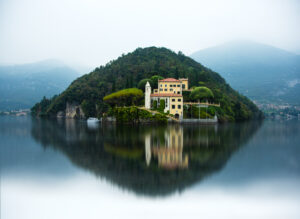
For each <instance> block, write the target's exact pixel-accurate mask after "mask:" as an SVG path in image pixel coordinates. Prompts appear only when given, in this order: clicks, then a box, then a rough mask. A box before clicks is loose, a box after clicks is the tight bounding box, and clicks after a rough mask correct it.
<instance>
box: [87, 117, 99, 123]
mask: <svg viewBox="0 0 300 219" xmlns="http://www.w3.org/2000/svg"><path fill="white" fill-rule="evenodd" d="M99 121H100V120H99V119H97V118H94V117H90V118H88V119H87V122H88V123H96V122H99Z"/></svg>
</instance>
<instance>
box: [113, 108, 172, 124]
mask: <svg viewBox="0 0 300 219" xmlns="http://www.w3.org/2000/svg"><path fill="white" fill-rule="evenodd" d="M113 116H115V118H116V120H117V122H118V123H150V122H155V123H167V117H166V116H165V115H163V114H160V113H157V114H154V115H152V113H150V112H148V111H147V110H143V109H139V108H137V107H134V106H131V107H116V108H114V109H113Z"/></svg>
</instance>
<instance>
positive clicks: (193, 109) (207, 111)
mask: <svg viewBox="0 0 300 219" xmlns="http://www.w3.org/2000/svg"><path fill="white" fill-rule="evenodd" d="M216 113H217V108H216V107H213V106H210V107H207V108H205V107H201V108H199V107H197V106H194V105H192V106H183V118H185V119H189V118H195V119H211V118H213V117H214V116H215V115H216Z"/></svg>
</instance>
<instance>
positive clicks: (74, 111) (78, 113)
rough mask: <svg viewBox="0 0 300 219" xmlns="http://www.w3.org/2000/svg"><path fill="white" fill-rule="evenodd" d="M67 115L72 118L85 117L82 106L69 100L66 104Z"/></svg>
mask: <svg viewBox="0 0 300 219" xmlns="http://www.w3.org/2000/svg"><path fill="white" fill-rule="evenodd" d="M65 117H66V118H71V119H85V115H84V112H83V110H82V108H81V106H80V105H78V104H75V103H73V104H70V103H68V102H67V104H66V110H65Z"/></svg>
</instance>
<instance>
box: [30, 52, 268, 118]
mask: <svg viewBox="0 0 300 219" xmlns="http://www.w3.org/2000/svg"><path fill="white" fill-rule="evenodd" d="M154 75H160V76H162V77H164V78H167V77H174V78H189V86H190V87H193V86H199V84H201V86H206V87H208V88H210V89H211V90H212V92H213V93H214V101H215V102H220V103H221V108H218V109H217V113H218V115H219V118H220V119H221V120H222V121H235V120H247V119H252V118H258V117H260V116H261V115H262V114H261V111H259V110H258V108H257V107H256V105H255V104H253V103H252V102H251V101H250V100H249V99H248V98H246V97H244V96H241V95H240V94H239V93H238V92H236V91H234V90H233V89H232V88H231V87H230V86H229V85H228V84H227V83H226V82H225V80H224V79H223V78H222V77H221V76H220V75H219V74H218V73H216V72H213V71H211V70H209V69H207V68H206V67H204V66H202V65H201V64H199V63H197V62H196V61H194V60H193V59H191V58H190V57H187V56H185V55H183V54H182V53H181V52H179V53H178V54H176V53H175V52H172V51H171V50H169V49H166V48H157V47H148V48H138V49H136V50H135V51H134V52H132V53H128V54H127V55H122V56H121V57H119V58H118V59H117V60H114V61H110V62H109V63H107V64H106V65H105V66H100V67H99V68H96V69H95V70H94V71H93V72H91V73H89V74H86V75H83V76H82V77H80V78H78V79H76V80H75V81H73V82H72V83H71V85H70V86H69V87H68V88H67V89H66V90H65V91H64V92H63V93H62V94H60V95H59V96H58V97H56V98H53V99H51V100H45V99H44V100H42V101H41V102H40V103H37V104H36V105H35V106H34V107H33V108H32V112H33V113H34V114H37V115H44V116H57V115H58V114H59V115H61V113H62V114H63V113H66V112H67V111H68V112H69V110H72V109H73V110H74V109H76V114H77V110H79V108H78V107H81V106H83V105H84V107H81V109H82V110H80V112H81V111H83V112H84V114H85V115H87V116H102V113H103V112H106V111H107V110H108V109H107V105H106V104H105V103H103V97H104V96H105V95H107V94H110V93H112V92H114V91H117V90H121V89H124V88H131V87H137V85H138V83H139V82H140V81H141V80H142V79H145V78H150V77H151V76H154ZM70 107H71V108H70Z"/></svg>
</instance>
